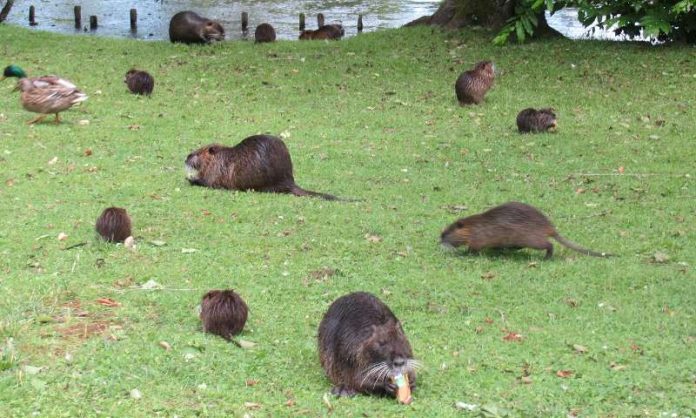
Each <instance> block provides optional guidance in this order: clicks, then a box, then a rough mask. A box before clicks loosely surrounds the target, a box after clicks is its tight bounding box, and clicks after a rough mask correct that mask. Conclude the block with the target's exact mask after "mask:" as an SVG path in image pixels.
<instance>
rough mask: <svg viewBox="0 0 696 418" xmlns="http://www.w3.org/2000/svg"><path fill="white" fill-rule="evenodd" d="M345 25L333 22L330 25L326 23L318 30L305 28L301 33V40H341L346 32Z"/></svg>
mask: <svg viewBox="0 0 696 418" xmlns="http://www.w3.org/2000/svg"><path fill="white" fill-rule="evenodd" d="M345 33H346V32H345V30H344V29H343V25H339V24H338V23H332V24H329V25H324V26H322V27H320V28H319V29H317V30H303V31H302V32H301V33H300V38H299V39H300V40H301V41H309V40H339V39H341V38H342V37H343V35H344V34H345Z"/></svg>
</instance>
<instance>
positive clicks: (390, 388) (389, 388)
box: [384, 379, 398, 396]
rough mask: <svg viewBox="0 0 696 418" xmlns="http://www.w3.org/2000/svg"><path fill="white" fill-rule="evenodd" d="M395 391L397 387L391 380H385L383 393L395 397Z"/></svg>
mask: <svg viewBox="0 0 696 418" xmlns="http://www.w3.org/2000/svg"><path fill="white" fill-rule="evenodd" d="M397 389H398V387H397V386H396V383H394V381H393V380H392V379H387V381H386V382H384V391H385V392H386V393H387V395H390V396H396V391H397Z"/></svg>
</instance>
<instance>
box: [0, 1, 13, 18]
mask: <svg viewBox="0 0 696 418" xmlns="http://www.w3.org/2000/svg"><path fill="white" fill-rule="evenodd" d="M13 4H14V0H7V3H5V5H4V6H3V7H2V10H0V23H2V22H4V21H5V19H7V15H8V14H10V9H12V5H13Z"/></svg>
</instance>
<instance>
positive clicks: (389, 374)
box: [318, 292, 420, 396]
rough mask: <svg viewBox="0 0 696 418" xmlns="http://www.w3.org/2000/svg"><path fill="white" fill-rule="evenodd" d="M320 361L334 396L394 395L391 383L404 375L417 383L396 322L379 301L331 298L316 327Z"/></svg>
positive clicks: (370, 297)
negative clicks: (331, 301)
mask: <svg viewBox="0 0 696 418" xmlns="http://www.w3.org/2000/svg"><path fill="white" fill-rule="evenodd" d="M318 340H319V341H318V342H319V360H320V362H321V365H322V367H323V368H324V371H325V372H326V375H327V376H328V378H329V380H331V383H333V385H334V386H333V388H332V389H331V392H332V393H333V394H334V395H339V396H353V395H355V394H357V393H365V394H377V395H391V396H396V384H395V383H394V381H393V379H394V378H395V377H396V376H398V375H406V376H408V383H409V386H410V388H411V389H413V388H414V387H415V384H416V368H417V367H419V365H420V363H419V362H418V361H416V360H414V359H413V352H412V350H411V344H409V342H408V339H407V338H406V334H404V330H403V329H402V328H401V323H400V322H399V320H398V319H397V318H396V316H394V314H393V313H392V311H391V310H390V309H389V307H388V306H387V305H385V304H384V303H383V302H382V301H381V300H379V299H378V298H377V297H375V296H374V295H372V294H370V293H366V292H355V293H350V294H348V295H345V296H341V297H340V298H338V299H336V300H335V301H334V302H333V303H332V304H331V306H330V307H329V309H328V311H326V314H324V317H323V318H322V320H321V323H320V324H319V336H318Z"/></svg>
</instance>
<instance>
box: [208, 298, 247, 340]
mask: <svg viewBox="0 0 696 418" xmlns="http://www.w3.org/2000/svg"><path fill="white" fill-rule="evenodd" d="M248 313H249V308H247V304H246V303H245V302H244V300H243V299H242V297H241V296H239V295H238V294H237V293H235V291H234V290H232V289H227V290H211V291H210V292H208V293H206V294H205V295H204V296H203V301H202V302H201V314H200V318H201V322H203V331H205V332H209V333H211V334H216V335H219V336H221V337H222V338H224V339H226V340H230V339H231V338H232V336H233V335H237V334H239V333H240V332H242V330H243V329H244V324H246V320H247V315H248Z"/></svg>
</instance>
